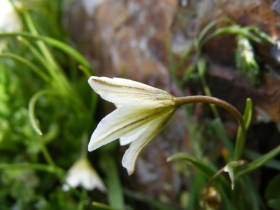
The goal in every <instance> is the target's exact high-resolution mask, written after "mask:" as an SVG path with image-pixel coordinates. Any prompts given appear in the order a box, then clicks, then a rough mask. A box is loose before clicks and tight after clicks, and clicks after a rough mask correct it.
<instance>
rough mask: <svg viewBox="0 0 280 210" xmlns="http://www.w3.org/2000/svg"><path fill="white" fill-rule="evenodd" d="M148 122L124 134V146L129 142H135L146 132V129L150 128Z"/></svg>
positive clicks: (121, 139) (121, 142)
mask: <svg viewBox="0 0 280 210" xmlns="http://www.w3.org/2000/svg"><path fill="white" fill-rule="evenodd" d="M148 126H149V125H148V123H146V124H144V125H142V126H140V127H139V128H136V129H135V130H133V131H131V132H129V133H127V134H126V135H124V136H122V137H121V138H120V145H121V146H124V145H127V144H130V143H131V142H133V141H134V140H135V139H137V138H138V137H139V136H140V135H141V134H142V133H144V131H145V130H147V128H148Z"/></svg>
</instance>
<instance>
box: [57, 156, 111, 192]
mask: <svg viewBox="0 0 280 210" xmlns="http://www.w3.org/2000/svg"><path fill="white" fill-rule="evenodd" d="M66 183H67V184H64V185H63V187H62V189H63V190H64V191H68V190H69V186H70V187H72V188H76V187H78V186H79V185H81V186H82V187H83V188H85V189H87V190H93V189H95V188H97V189H99V190H100V191H102V192H106V187H105V186H104V184H103V182H102V180H101V179H100V177H99V176H98V174H97V172H96V171H95V170H94V169H93V167H92V166H91V164H90V162H89V161H88V159H87V158H80V159H79V160H77V161H76V162H75V163H74V165H73V166H72V167H71V168H70V169H69V171H68V174H67V177H66Z"/></svg>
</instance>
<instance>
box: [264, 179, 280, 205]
mask: <svg viewBox="0 0 280 210" xmlns="http://www.w3.org/2000/svg"><path fill="white" fill-rule="evenodd" d="M279 189H280V174H278V175H276V176H275V177H274V178H273V179H272V180H271V181H270V182H269V184H268V186H267V188H266V190H265V198H266V199H267V205H268V206H269V207H270V208H272V209H280V190H279Z"/></svg>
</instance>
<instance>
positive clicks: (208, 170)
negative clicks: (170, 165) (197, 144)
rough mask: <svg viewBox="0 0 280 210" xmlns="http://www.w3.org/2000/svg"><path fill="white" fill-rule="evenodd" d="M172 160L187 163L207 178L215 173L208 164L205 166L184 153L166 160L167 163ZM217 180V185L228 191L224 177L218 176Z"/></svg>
mask: <svg viewBox="0 0 280 210" xmlns="http://www.w3.org/2000/svg"><path fill="white" fill-rule="evenodd" d="M174 160H183V161H187V162H188V163H189V164H191V165H192V166H194V167H195V168H196V169H198V170H199V171H201V172H202V173H203V174H204V175H205V176H206V177H208V178H211V177H212V176H213V175H214V174H215V173H216V169H214V168H213V167H211V166H210V165H209V164H206V163H204V162H202V161H200V160H198V159H196V158H194V157H193V156H191V155H188V154H185V153H176V154H174V155H172V156H170V157H169V158H168V159H167V161H168V162H169V161H174ZM217 180H218V182H219V183H221V184H222V186H223V188H224V189H225V190H228V183H227V181H226V180H225V178H224V177H221V176H219V177H217Z"/></svg>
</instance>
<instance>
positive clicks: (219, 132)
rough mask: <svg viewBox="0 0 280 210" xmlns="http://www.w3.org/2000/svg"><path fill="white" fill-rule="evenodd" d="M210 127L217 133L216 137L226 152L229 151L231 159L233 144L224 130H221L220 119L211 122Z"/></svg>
mask: <svg viewBox="0 0 280 210" xmlns="http://www.w3.org/2000/svg"><path fill="white" fill-rule="evenodd" d="M210 126H211V127H212V128H213V129H214V131H215V132H216V133H217V135H218V136H219V138H220V140H221V141H222V143H223V145H224V146H225V147H226V148H227V150H228V151H229V153H230V155H231V157H233V154H234V148H233V144H232V142H231V140H230V138H229V137H228V135H227V133H226V131H225V129H224V128H223V125H222V123H221V120H220V119H215V120H213V121H212V122H211V124H210Z"/></svg>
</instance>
